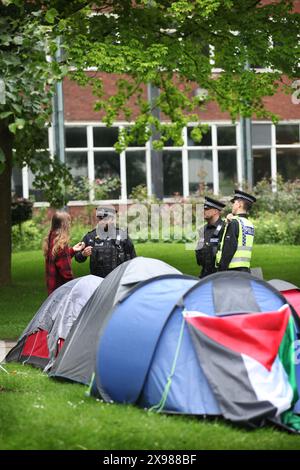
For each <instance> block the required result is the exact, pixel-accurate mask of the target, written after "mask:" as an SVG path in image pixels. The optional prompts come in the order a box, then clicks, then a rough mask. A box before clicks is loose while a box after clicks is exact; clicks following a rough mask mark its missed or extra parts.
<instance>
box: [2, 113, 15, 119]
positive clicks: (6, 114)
mask: <svg viewBox="0 0 300 470" xmlns="http://www.w3.org/2000/svg"><path fill="white" fill-rule="evenodd" d="M12 114H13V112H12V111H3V112H2V113H0V119H5V118H7V117H8V116H11V115H12Z"/></svg>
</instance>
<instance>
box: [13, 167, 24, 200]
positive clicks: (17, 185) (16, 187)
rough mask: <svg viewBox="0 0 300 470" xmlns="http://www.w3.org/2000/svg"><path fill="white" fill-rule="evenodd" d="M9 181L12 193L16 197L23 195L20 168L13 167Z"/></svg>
mask: <svg viewBox="0 0 300 470" xmlns="http://www.w3.org/2000/svg"><path fill="white" fill-rule="evenodd" d="M11 183H12V184H11V190H12V193H13V194H14V195H15V196H17V197H23V183H22V170H21V169H20V168H17V167H13V169H12V181H11Z"/></svg>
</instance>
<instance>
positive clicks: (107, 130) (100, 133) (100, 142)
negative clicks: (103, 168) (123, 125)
mask: <svg viewBox="0 0 300 470" xmlns="http://www.w3.org/2000/svg"><path fill="white" fill-rule="evenodd" d="M93 134H94V147H113V146H114V145H115V143H116V142H117V141H118V136H119V128H118V127H94V128H93Z"/></svg>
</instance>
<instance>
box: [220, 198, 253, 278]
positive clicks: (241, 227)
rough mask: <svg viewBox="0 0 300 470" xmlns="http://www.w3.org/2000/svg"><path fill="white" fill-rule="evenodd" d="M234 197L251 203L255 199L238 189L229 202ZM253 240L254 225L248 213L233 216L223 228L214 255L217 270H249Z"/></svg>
mask: <svg viewBox="0 0 300 470" xmlns="http://www.w3.org/2000/svg"><path fill="white" fill-rule="evenodd" d="M236 199H243V200H245V201H247V202H249V203H251V204H252V203H253V202H255V201H256V198H255V197H254V196H252V195H251V194H248V193H245V192H244V191H240V190H235V195H234V197H233V199H231V202H234V201H235V200H236ZM253 241H254V226H253V223H252V222H251V221H250V220H249V219H248V214H246V213H241V214H238V215H235V216H233V217H232V220H231V222H229V223H228V225H227V228H226V229H225V230H224V233H223V236H222V238H221V242H220V246H219V249H218V252H217V255H216V267H217V269H218V271H227V270H235V271H245V272H250V264H251V255H252V247H253Z"/></svg>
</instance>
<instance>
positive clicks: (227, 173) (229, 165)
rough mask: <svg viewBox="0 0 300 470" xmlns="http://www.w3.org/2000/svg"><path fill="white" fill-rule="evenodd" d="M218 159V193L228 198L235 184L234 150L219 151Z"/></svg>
mask: <svg viewBox="0 0 300 470" xmlns="http://www.w3.org/2000/svg"><path fill="white" fill-rule="evenodd" d="M218 158H219V160H218V161H219V189H220V193H221V194H222V195H224V196H228V195H230V194H232V193H233V190H234V188H235V186H236V183H237V169H236V150H219V151H218Z"/></svg>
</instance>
